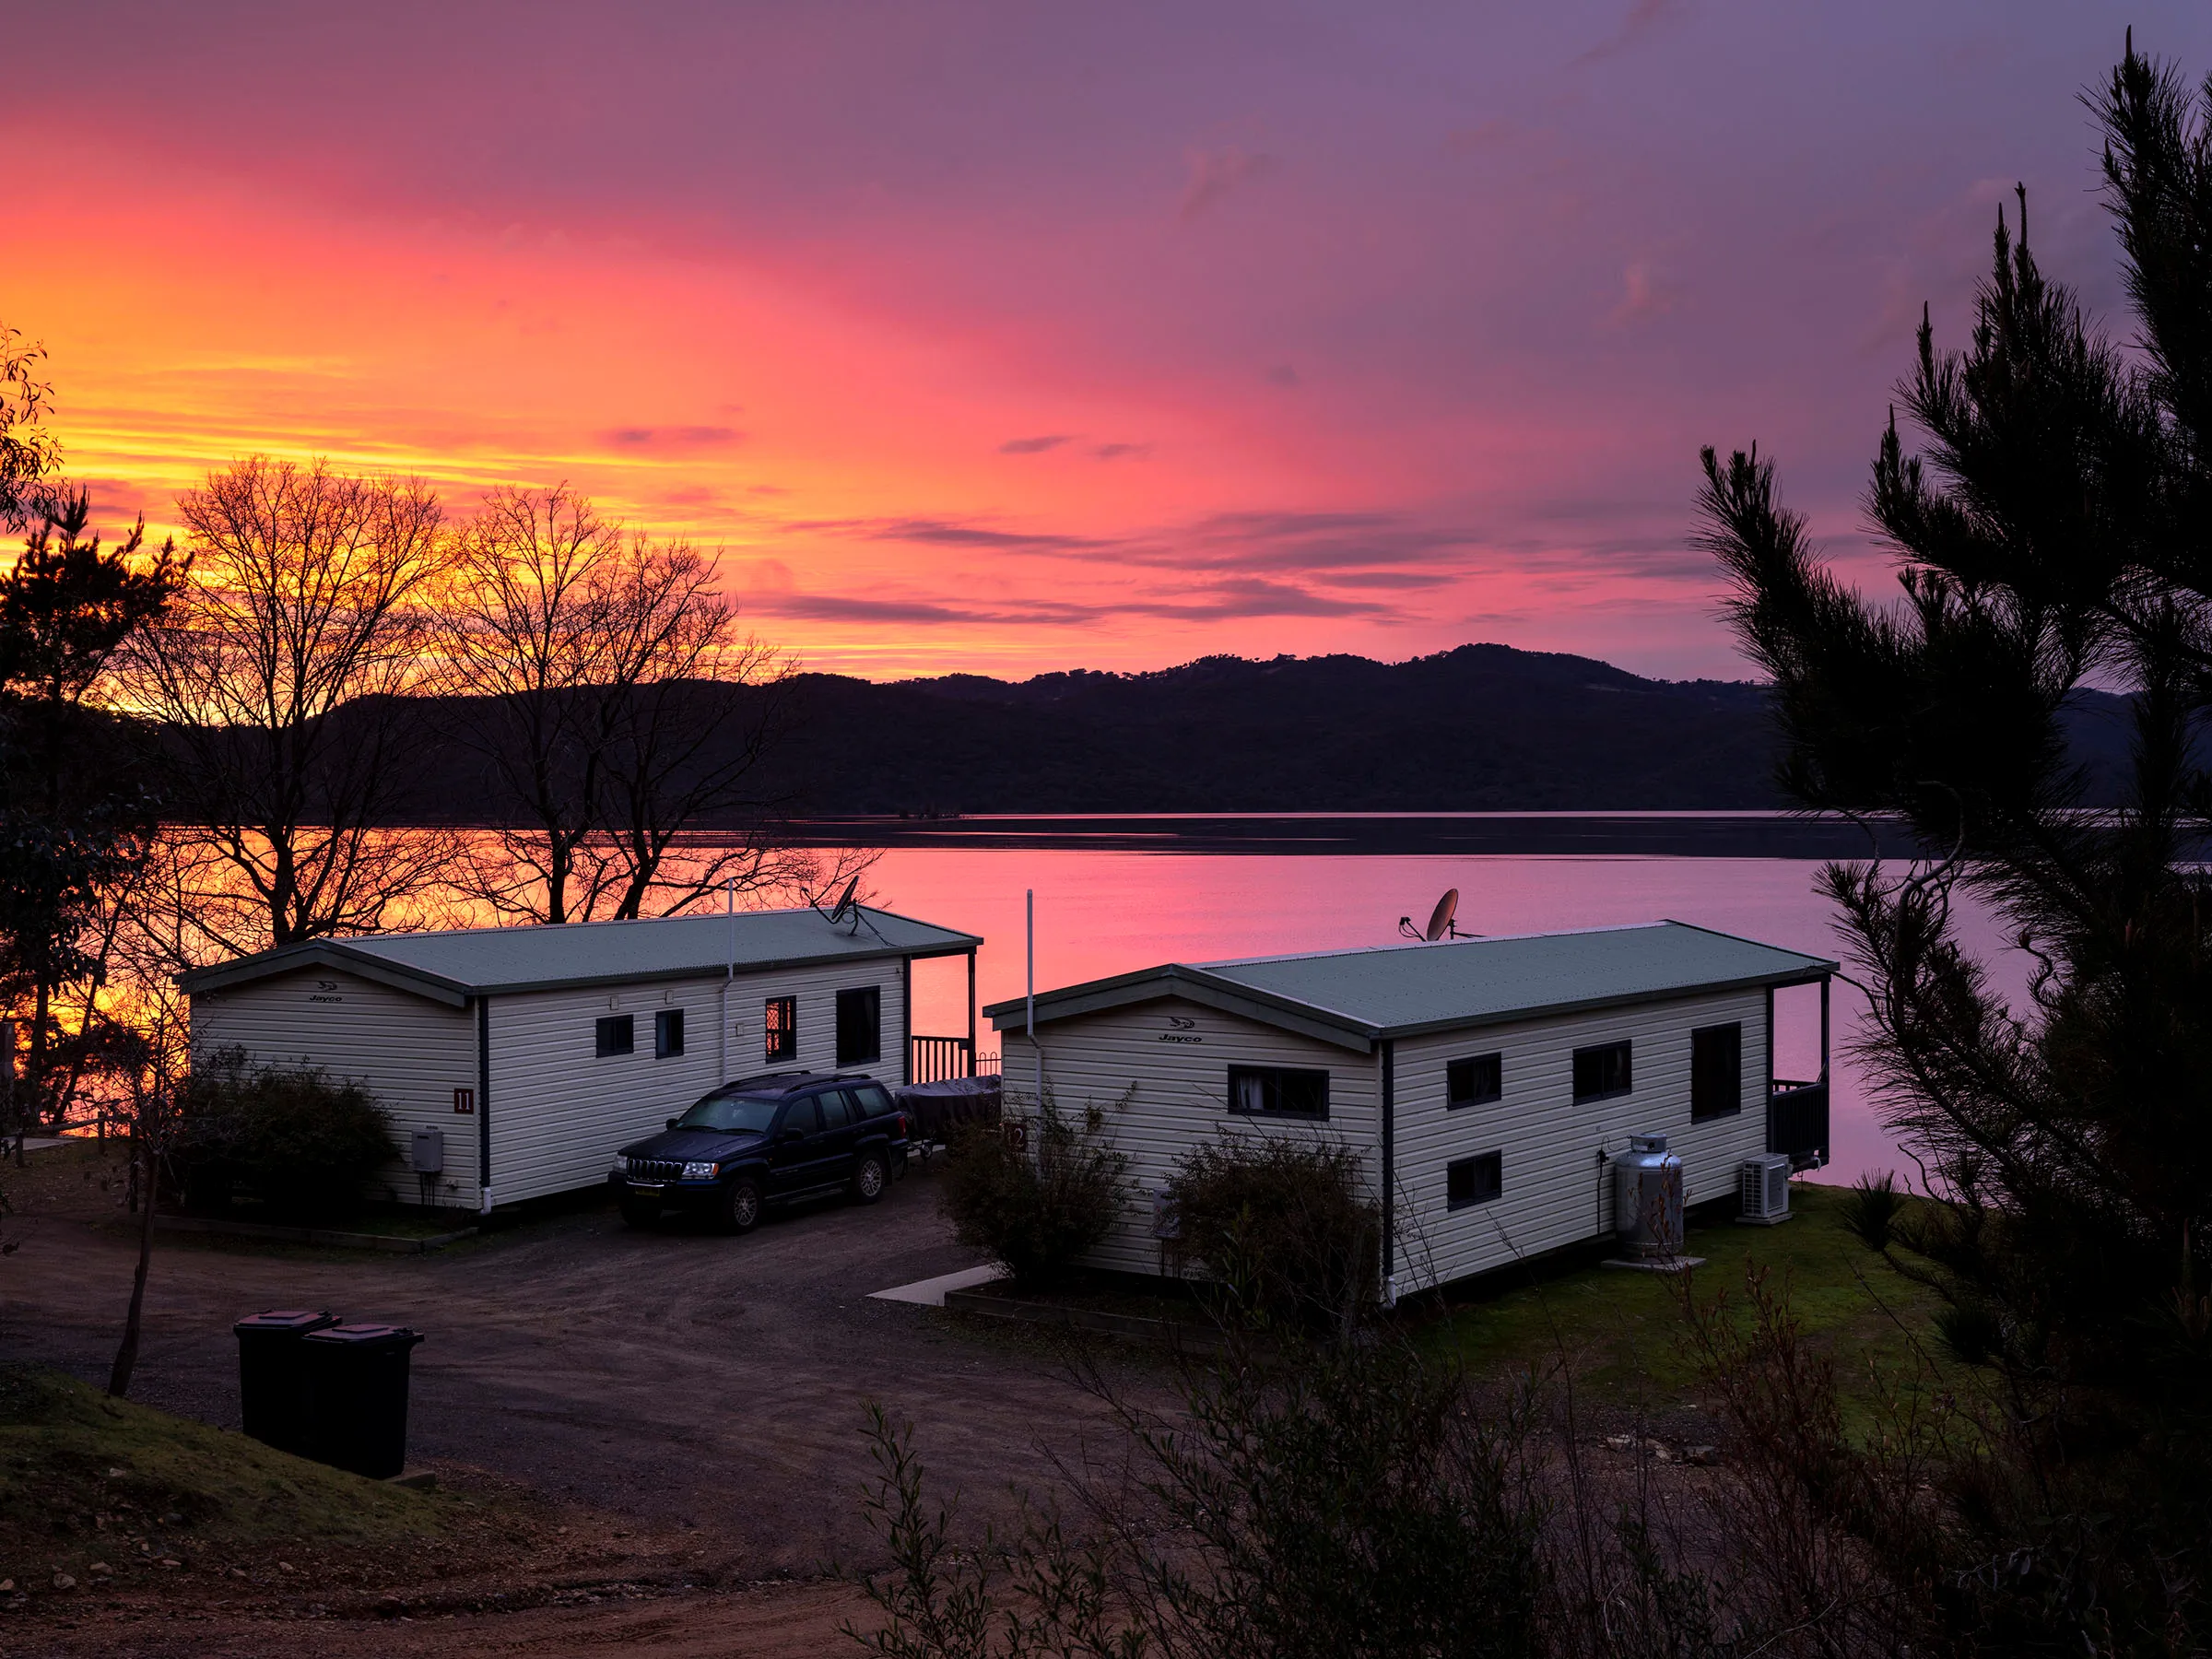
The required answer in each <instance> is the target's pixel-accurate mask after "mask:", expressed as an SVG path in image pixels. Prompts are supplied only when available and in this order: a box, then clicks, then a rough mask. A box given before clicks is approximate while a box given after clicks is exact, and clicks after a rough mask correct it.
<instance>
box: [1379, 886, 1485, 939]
mask: <svg viewBox="0 0 2212 1659" xmlns="http://www.w3.org/2000/svg"><path fill="white" fill-rule="evenodd" d="M1458 913H1459V889H1458V888H1445V889H1444V896H1443V897H1442V898H1441V899H1439V900H1437V901H1436V908H1435V909H1434V910H1432V911H1430V912H1429V925H1428V926H1427V927H1424V928H1416V927H1415V926H1414V924H1413V918H1412V917H1411V916H1400V917H1399V918H1398V931H1399V932H1400V933H1402V934H1404V935H1406V937H1407V938H1409V939H1419V940H1421V941H1423V942H1424V943H1426V944H1430V945H1433V944H1435V943H1436V942H1437V940H1439V939H1472V938H1474V937H1476V936H1477V935H1474V934H1465V933H1462V932H1460V931H1459V929H1458V928H1456V927H1454V926H1453V924H1452V921H1453V917H1454V916H1456V915H1457V914H1458Z"/></svg>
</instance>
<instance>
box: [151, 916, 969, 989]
mask: <svg viewBox="0 0 2212 1659" xmlns="http://www.w3.org/2000/svg"><path fill="white" fill-rule="evenodd" d="M980 944H982V940H981V939H980V938H978V937H977V936H976V935H973V934H964V933H956V932H954V931H953V930H952V929H950V928H945V927H937V926H935V925H933V924H930V923H927V922H917V921H915V920H913V919H912V917H910V916H900V915H895V914H893V913H892V912H889V911H880V910H872V909H869V908H867V907H865V906H863V907H862V908H861V912H860V923H859V925H858V926H857V927H855V926H854V925H853V924H851V923H849V922H848V923H841V924H837V925H835V926H832V925H831V924H830V921H829V919H828V918H827V917H826V916H824V915H823V914H822V913H821V912H819V911H816V910H811V909H800V910H782V911H741V912H738V914H737V916H736V918H735V924H733V923H732V920H731V918H730V917H728V916H727V915H714V914H711V913H710V914H704V915H695V916H665V917H654V918H649V919H646V920H642V921H636V922H572V923H569V924H565V925H563V926H559V927H474V928H464V929H457V930H454V931H452V932H447V933H410V934H368V935H356V936H352V937H347V938H340V939H314V940H310V941H308V942H307V943H305V944H300V945H288V946H284V947H280V948H278V949H276V950H265V951H260V952H258V953H256V954H255V955H253V956H248V957H241V958H239V959H237V960H236V961H231V962H224V963H220V964H218V965H217V966H215V967H212V968H202V969H198V970H196V971H194V972H191V973H187V974H184V975H182V977H181V978H180V980H179V981H178V982H179V983H180V984H182V986H183V988H184V989H185V990H186V991H189V992H194V993H200V992H206V991H215V990H219V989H221V988H222V987H224V986H226V985H232V984H240V983H243V982H246V981H249V980H255V979H262V978H265V977H266V976H267V975H269V974H272V973H285V972H288V971H292V970H294V969H297V968H305V967H332V968H344V969H347V970H349V971H354V972H359V973H364V974H366V975H368V976H369V977H370V978H372V979H377V980H381V981H383V982H386V983H390V984H394V985H397V986H400V987H402V988H404V989H409V990H417V991H420V992H421V993H422V994H426V995H430V996H435V997H438V998H439V999H440V1000H441V1001H447V1002H457V1001H460V1000H462V999H464V998H465V997H467V996H471V995H477V994H485V993H495V992H514V991H535V990H547V989H550V988H553V987H555V986H560V985H603V984H618V983H623V982H629V981H635V980H656V979H683V978H689V977H692V976H695V975H699V974H707V973H720V972H722V971H724V966H725V965H726V964H727V963H729V962H730V961H731V960H732V959H733V950H734V959H735V963H736V965H737V967H738V969H739V970H740V971H759V970H762V969H771V968H782V967H795V966H798V965H800V964H803V963H820V962H833V961H841V960H850V961H865V960H867V959H874V958H882V957H911V956H929V955H935V954H949V953H952V952H957V951H964V950H968V949H971V948H972V947H975V946H978V945H980Z"/></svg>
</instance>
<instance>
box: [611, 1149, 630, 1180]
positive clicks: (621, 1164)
mask: <svg viewBox="0 0 2212 1659" xmlns="http://www.w3.org/2000/svg"><path fill="white" fill-rule="evenodd" d="M607 1173H608V1174H609V1175H627V1174H629V1159H627V1158H625V1157H623V1156H622V1154H621V1153H619V1152H618V1153H616V1154H615V1167H614V1168H613V1169H611V1170H609V1171H607Z"/></svg>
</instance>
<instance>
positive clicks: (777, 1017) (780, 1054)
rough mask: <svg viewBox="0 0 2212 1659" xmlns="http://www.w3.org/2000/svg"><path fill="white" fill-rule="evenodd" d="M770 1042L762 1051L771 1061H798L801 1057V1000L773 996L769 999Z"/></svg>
mask: <svg viewBox="0 0 2212 1659" xmlns="http://www.w3.org/2000/svg"><path fill="white" fill-rule="evenodd" d="M767 1031H768V1041H767V1043H766V1045H765V1046H764V1048H763V1050H762V1056H763V1058H766V1059H769V1060H796V1059H797V1058H798V1057H799V999H798V998H797V997H795V996H771V997H770V998H769V999H768V1020H767Z"/></svg>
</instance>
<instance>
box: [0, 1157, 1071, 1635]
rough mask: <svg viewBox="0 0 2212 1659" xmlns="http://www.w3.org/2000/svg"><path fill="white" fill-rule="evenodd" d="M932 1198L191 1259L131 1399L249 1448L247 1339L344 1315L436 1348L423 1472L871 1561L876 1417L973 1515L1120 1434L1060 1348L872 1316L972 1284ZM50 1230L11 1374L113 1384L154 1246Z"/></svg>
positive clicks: (5, 1317) (924, 1185)
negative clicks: (933, 1288)
mask: <svg viewBox="0 0 2212 1659" xmlns="http://www.w3.org/2000/svg"><path fill="white" fill-rule="evenodd" d="M34 1156H36V1155H34ZM51 1156H56V1157H59V1156H65V1155H63V1154H53V1155H51ZM933 1184H934V1183H933V1180H932V1178H931V1176H930V1175H929V1174H927V1173H926V1172H918V1173H917V1174H916V1175H915V1176H913V1177H912V1178H910V1179H909V1180H907V1181H904V1182H900V1183H898V1184H897V1185H895V1186H894V1187H893V1188H892V1189H891V1191H890V1193H889V1194H888V1196H887V1197H886V1198H885V1199H884V1200H883V1202H882V1203H880V1204H878V1205H877V1206H873V1207H867V1208H863V1207H859V1206H841V1205H840V1206H828V1207H820V1208H816V1209H813V1210H811V1211H808V1212H805V1213H802V1214H798V1215H794V1216H791V1217H788V1218H780V1219H771V1220H770V1221H768V1222H767V1223H765V1224H764V1225H763V1226H762V1227H761V1228H760V1229H759V1230H758V1231H756V1232H754V1233H752V1234H750V1235H748V1236H747V1237H744V1238H725V1237H722V1236H720V1235H717V1234H714V1233H712V1232H709V1231H705V1230H685V1229H681V1228H673V1227H672V1228H671V1229H670V1230H666V1231H656V1232H651V1233H631V1232H629V1231H626V1230H624V1229H623V1228H622V1226H621V1224H620V1223H619V1222H618V1220H617V1219H616V1218H614V1217H613V1215H612V1214H611V1213H609V1212H606V1211H602V1210H587V1211H582V1212H579V1213H574V1214H570V1215H566V1216H561V1217H558V1218H551V1219H548V1220H541V1221H538V1222H535V1223H533V1224H531V1225H529V1226H527V1227H524V1228H522V1229H520V1230H516V1231H513V1232H510V1233H506V1234H494V1235H491V1236H489V1237H488V1238H486V1239H484V1240H483V1241H477V1242H472V1243H470V1244H467V1245H465V1246H461V1247H456V1248H454V1249H452V1250H449V1251H446V1252H442V1253H434V1254H430V1255H425V1256H384V1255H367V1254H360V1255H356V1254H352V1253H336V1252H328V1251H316V1252H306V1251H276V1250H270V1251H264V1252H254V1251H244V1250H240V1249H237V1248H235V1247H231V1248H224V1247H217V1246H214V1245H210V1244H207V1243H204V1242H199V1241H181V1242H180V1241H175V1240H173V1239H171V1238H168V1237H164V1238H163V1240H162V1241H161V1244H160V1247H159V1251H158V1253H157V1255H156V1258H155V1263H154V1270H153V1275H152V1278H151V1281H150V1284H149V1287H148V1290H147V1333H146V1340H145V1346H144V1348H143V1350H142V1352H141V1354H140V1358H139V1361H138V1382H137V1383H136V1385H135V1387H134V1388H133V1390H132V1394H133V1396H134V1397H135V1398H136V1399H139V1400H142V1401H144V1402H145V1403H146V1404H147V1405H151V1406H160V1407H162V1408H164V1409H166V1410H170V1411H174V1412H180V1413H185V1414H189V1415H191V1416H194V1417H198V1418H202V1419H204V1420H206V1421H209V1422H213V1423H218V1424H222V1425H225V1426H231V1427H235V1426H236V1424H237V1422H238V1381H237V1352H236V1347H235V1344H234V1342H233V1340H232V1338H231V1335H230V1325H231V1323H232V1322H233V1321H234V1320H235V1319H237V1318H238V1316H239V1315H240V1314H241V1313H244V1312H251V1311H253V1310H255V1309H259V1308H269V1307H300V1306H309V1307H326V1308H329V1309H331V1310H333V1311H335V1312H340V1313H343V1314H345V1315H347V1316H348V1317H352V1318H362V1319H378V1320H388V1321H391V1322H394V1323H396V1324H409V1325H413V1326H414V1327H416V1328H417V1329H418V1330H421V1331H423V1332H426V1333H428V1335H429V1340H428V1341H427V1342H425V1343H424V1345H423V1346H422V1347H420V1348H418V1350H417V1351H416V1356H415V1367H416V1370H415V1387H414V1396H413V1415H412V1419H411V1437H412V1444H413V1450H414V1452H415V1453H416V1454H417V1455H418V1456H419V1457H421V1458H422V1459H424V1460H426V1461H429V1462H433V1463H434V1462H437V1461H440V1460H451V1461H453V1462H455V1463H458V1464H463V1465H472V1466H476V1467H480V1468H484V1469H488V1470H491V1471H494V1472H496V1473H498V1474H500V1475H503V1476H507V1477H513V1478H516V1479H519V1480H522V1481H524V1482H526V1483H528V1484H529V1485H531V1486H533V1487H535V1488H538V1489H539V1490H541V1491H543V1492H545V1493H547V1494H548V1495H549V1496H552V1497H554V1498H557V1499H566V1500H574V1501H576V1502H579V1503H582V1504H584V1505H587V1506H590V1507H592V1508H594V1509H596V1510H601V1511H606V1512H614V1513H618V1514H624V1513H627V1514H631V1515H635V1516H637V1517H639V1518H640V1519H641V1521H643V1522H646V1523H648V1524H653V1525H655V1526H662V1525H666V1526H673V1527H675V1528H677V1529H681V1530H684V1531H694V1529H695V1535H697V1536H698V1537H699V1540H700V1543H701V1544H704V1545H709V1546H711V1547H712V1553H713V1555H714V1556H716V1557H717V1558H720V1559H722V1560H724V1561H725V1562H727V1563H728V1564H729V1565H730V1566H731V1567H732V1568H733V1569H735V1571H738V1572H740V1573H741V1574H743V1575H746V1576H751V1577H759V1578H765V1577H768V1576H770V1575H771V1574H774V1573H777V1572H795V1573H800V1574H807V1573H811V1572H813V1571H817V1570H818V1567H819V1566H820V1564H821V1563H823V1562H824V1561H826V1560H830V1559H844V1560H854V1559H868V1558H869V1556H870V1553H871V1552H870V1549H869V1539H868V1536H867V1535H866V1533H865V1529H864V1528H863V1527H862V1526H861V1524H860V1522H859V1515H858V1510H857V1506H856V1503H855V1501H854V1499H855V1495H856V1493H857V1492H858V1490H859V1489H860V1488H861V1486H862V1484H863V1482H864V1480H865V1479H866V1477H867V1476H868V1474H869V1468H870V1465H869V1460H868V1455H867V1448H866V1446H865V1442H864V1441H863V1439H862V1437H861V1434H860V1428H861V1423H862V1402H863V1401H865V1400H869V1399H874V1400H878V1401H880V1402H882V1403H883V1404H884V1405H885V1406H887V1407H888V1408H889V1410H890V1411H891V1412H892V1413H893V1414H894V1415H896V1416H901V1417H905V1418H911V1419H912V1421H913V1423H914V1424H915V1426H916V1436H915V1438H916V1443H917V1444H918V1445H919V1447H920V1448H921V1449H922V1451H923V1453H924V1456H925V1458H926V1460H927V1462H928V1464H929V1466H930V1469H931V1472H932V1474H933V1476H935V1477H942V1478H943V1479H944V1480H945V1481H946V1482H947V1483H948V1484H957V1485H959V1486H960V1487H962V1488H966V1491H967V1494H968V1498H967V1501H966V1504H965V1505H964V1508H965V1510H966V1512H969V1513H971V1514H981V1513H982V1512H991V1511H995V1510H998V1509H999V1508H1000V1507H1001V1506H1002V1504H1003V1503H1004V1502H1005V1498H1004V1494H1005V1491H1006V1487H1007V1485H1008V1483H1009V1482H1022V1483H1030V1484H1035V1485H1040V1486H1041V1485H1042V1484H1044V1483H1046V1482H1047V1481H1048V1480H1049V1477H1050V1470H1049V1465H1048V1461H1047V1459H1046V1458H1045V1456H1044V1455H1043V1453H1042V1452H1041V1450H1040V1448H1041V1446H1049V1447H1053V1448H1057V1449H1059V1450H1061V1451H1063V1452H1067V1451H1072V1450H1073V1449H1074V1448H1075V1447H1076V1445H1077V1443H1078V1442H1079V1441H1080V1440H1081V1439H1082V1438H1083V1437H1084V1436H1085V1435H1086V1434H1087V1433H1088V1432H1095V1431H1097V1430H1100V1427H1101V1426H1102V1415H1101V1413H1100V1411H1099V1409H1098V1408H1097V1406H1095V1404H1094V1403H1093V1402H1092V1401H1091V1400H1090V1399H1089V1398H1088V1396H1086V1395H1085V1394H1083V1393H1082V1392H1081V1391H1080V1390H1079V1389H1077V1388H1076V1387H1075V1386H1074V1385H1073V1384H1072V1383H1071V1382H1069V1381H1068V1380H1067V1379H1066V1377H1065V1374H1064V1372H1063V1371H1062V1369H1061V1367H1060V1365H1059V1362H1058V1361H1057V1360H1056V1359H1055V1358H1054V1357H1053V1354H1052V1353H1051V1352H1050V1351H1049V1350H1048V1349H1047V1348H1045V1347H1022V1346H1019V1345H1018V1344H1014V1343H1009V1342H1001V1341H999V1340H997V1339H996V1338H995V1337H994V1336H991V1335H976V1334H971V1333H967V1332H964V1331H962V1330H961V1329H959V1327H958V1326H957V1325H956V1324H952V1323H950V1322H948V1321H947V1319H946V1317H945V1316H944V1315H942V1314H939V1313H936V1312H934V1311H931V1310H924V1309H920V1308H915V1307H912V1306H906V1305H902V1304H899V1303H891V1302H880V1301H872V1300H868V1296H867V1293H868V1292H869V1291H871V1290H877V1289H881V1288H886V1287H888V1286H891V1285H897V1284H901V1283H905V1282H908V1281H911V1280H914V1279H920V1278H924V1277H930V1276H932V1275H935V1274H940V1273H948V1272H951V1271H953V1270H955V1269H957V1268H959V1267H963V1266H966V1265H970V1264H971V1261H972V1260H973V1258H972V1256H971V1254H970V1253H967V1252H965V1251H963V1250H961V1249H960V1248H959V1246H957V1245H955V1244H954V1243H953V1242H952V1241H951V1239H950V1236H949V1233H948V1232H947V1229H946V1227H945V1225H944V1223H943V1222H942V1221H941V1220H940V1219H939V1218H938V1216H937V1210H936V1205H935V1194H934V1192H933V1191H932V1187H933ZM40 1212H41V1213H33V1214H31V1215H29V1216H21V1217H18V1218H17V1219H16V1220H15V1221H14V1222H12V1223H11V1224H10V1232H11V1236H13V1237H16V1238H18V1239H19V1240H20V1241H21V1244H20V1248H19V1249H18V1251H17V1252H16V1253H14V1254H12V1255H9V1256H7V1257H6V1258H5V1260H0V1358H6V1359H29V1360H35V1361H39V1362H42V1363H46V1364H51V1365H55V1366H59V1367H61V1368H63V1369H65V1370H67V1371H73V1372H75V1373H76V1374H77V1375H79V1376H83V1377H86V1378H88V1379H94V1380H98V1381H104V1380H105V1377H106V1374H107V1367H108V1363H109V1360H110V1359H111V1358H112V1353H113V1349H114V1343H115V1337H116V1333H117V1331H118V1329H119V1327H120V1324H121V1321H122V1316H123V1311H124V1303H125V1300H126V1299H127V1297H128V1294H129V1288H130V1271H131V1263H132V1251H131V1245H130V1242H129V1241H128V1240H127V1239H125V1238H124V1237H123V1236H122V1235H121V1234H120V1232H118V1231H116V1230H112V1228H110V1229H105V1230H103V1229H101V1228H99V1227H96V1226H94V1225H92V1224H91V1222H90V1221H88V1217H100V1218H113V1217H114V1215H115V1213H116V1212H115V1210H114V1208H113V1207H112V1199H109V1200H105V1201H103V1200H101V1199H100V1197H99V1195H98V1194H96V1193H94V1192H93V1191H92V1190H90V1189H89V1188H88V1189H87V1191H86V1193H85V1194H84V1195H83V1202H82V1203H79V1204H76V1205H74V1206H53V1205H48V1206H40ZM332 1651H334V1652H336V1651H344V1650H339V1649H333V1650H332ZM390 1651H394V1652H397V1651H402V1650H399V1649H396V1648H395V1649H393V1650H390ZM701 1651H706V1650H701ZM733 1651H734V1650H733Z"/></svg>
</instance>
